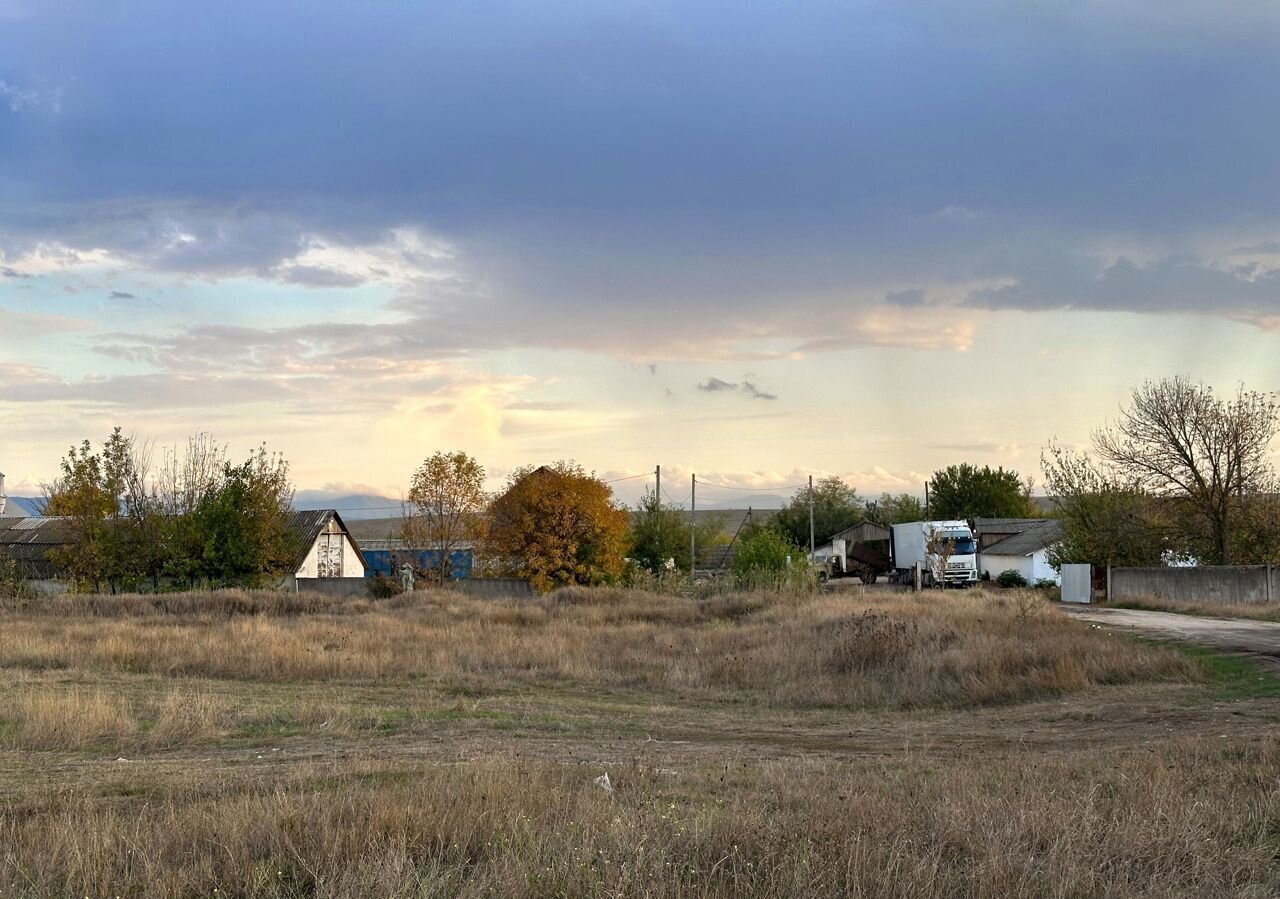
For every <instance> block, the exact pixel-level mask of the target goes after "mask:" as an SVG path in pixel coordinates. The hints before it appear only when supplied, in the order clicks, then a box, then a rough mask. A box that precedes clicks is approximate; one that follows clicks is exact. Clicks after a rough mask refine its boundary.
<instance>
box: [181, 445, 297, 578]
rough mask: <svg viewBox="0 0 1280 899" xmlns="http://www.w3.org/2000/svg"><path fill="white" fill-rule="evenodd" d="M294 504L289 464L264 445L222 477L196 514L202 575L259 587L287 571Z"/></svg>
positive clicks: (227, 467) (226, 468) (227, 466)
mask: <svg viewBox="0 0 1280 899" xmlns="http://www.w3.org/2000/svg"><path fill="white" fill-rule="evenodd" d="M292 503H293V485H292V484H291V482H290V480H289V464H288V462H286V461H285V460H284V458H283V457H282V456H278V455H273V454H271V453H269V452H268V451H267V449H266V447H265V446H263V447H260V448H259V449H258V450H256V451H255V452H254V453H252V454H251V455H250V456H249V458H248V459H246V460H245V461H244V462H242V463H241V464H239V465H231V464H229V463H224V465H223V469H222V472H221V477H220V478H219V481H218V483H217V484H215V485H214V486H213V487H212V489H210V490H209V491H208V492H207V493H205V494H204V496H203V497H201V498H200V500H199V502H198V504H197V505H196V509H195V512H194V514H193V515H192V525H193V528H192V532H193V536H194V539H195V541H196V542H197V543H198V546H199V560H200V561H199V574H200V577H201V579H202V580H203V581H204V582H205V583H208V584H213V585H217V586H246V587H256V586H261V585H263V584H265V583H268V582H269V581H270V580H272V579H273V578H275V577H279V576H281V575H283V574H285V573H287V572H286V571H285V570H284V566H285V562H286V561H287V560H286V557H285V550H286V545H287V530H286V529H287V525H288V516H289V511H290V508H291V506H292Z"/></svg>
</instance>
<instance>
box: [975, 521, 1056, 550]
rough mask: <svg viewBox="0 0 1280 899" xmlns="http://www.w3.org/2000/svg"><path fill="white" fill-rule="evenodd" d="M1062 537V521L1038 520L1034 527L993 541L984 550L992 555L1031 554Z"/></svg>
mask: <svg viewBox="0 0 1280 899" xmlns="http://www.w3.org/2000/svg"><path fill="white" fill-rule="evenodd" d="M1061 539H1062V523H1061V522H1060V521H1058V520H1056V519H1053V518H1050V519H1045V520H1042V521H1038V522H1036V523H1035V525H1034V526H1032V527H1028V528H1025V529H1023V530H1022V531H1020V532H1019V533H1016V534H1013V535H1012V536H1009V537H1006V538H1004V539H1003V540H1000V541H998V542H996V543H992V544H991V545H990V546H988V547H986V548H985V549H984V550H982V552H983V554H985V555H992V556H1029V555H1031V554H1032V553H1037V552H1039V551H1040V550H1042V549H1047V548H1048V547H1050V546H1052V545H1053V544H1055V543H1057V542H1058V541H1059V540H1061Z"/></svg>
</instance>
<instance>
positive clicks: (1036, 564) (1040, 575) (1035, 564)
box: [978, 518, 1062, 584]
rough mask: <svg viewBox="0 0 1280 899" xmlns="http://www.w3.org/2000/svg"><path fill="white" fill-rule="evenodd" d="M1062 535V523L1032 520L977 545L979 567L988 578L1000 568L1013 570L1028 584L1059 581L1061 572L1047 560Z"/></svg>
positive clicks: (999, 573)
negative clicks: (978, 547)
mask: <svg viewBox="0 0 1280 899" xmlns="http://www.w3.org/2000/svg"><path fill="white" fill-rule="evenodd" d="M988 533H989V532H988ZM1061 539H1062V525H1061V523H1059V522H1058V521H1056V520H1055V519H1052V518H1049V519H1038V520H1033V521H1031V522H1030V523H1028V524H1027V525H1026V526H1025V527H1022V528H1019V529H1017V530H1016V531H1015V532H1014V533H1012V534H1009V535H1008V536H1005V537H1003V538H1001V539H999V540H994V541H991V542H989V543H988V544H987V545H986V547H985V548H980V549H979V550H978V568H979V570H980V571H981V573H982V574H983V575H984V576H986V577H989V578H990V579H991V580H995V579H996V578H998V577H999V576H1000V575H1001V574H1002V573H1003V572H1006V571H1016V572H1018V573H1019V574H1021V575H1022V576H1023V578H1025V579H1026V581H1027V583H1028V584H1034V583H1036V582H1037V581H1052V582H1053V583H1055V584H1060V583H1062V576H1061V575H1060V574H1059V573H1058V571H1056V570H1055V569H1054V567H1053V566H1052V565H1050V564H1049V550H1050V549H1051V548H1052V547H1053V545H1054V544H1055V543H1057V542H1058V541H1060V540H1061ZM979 542H980V543H981V539H980V540H979Z"/></svg>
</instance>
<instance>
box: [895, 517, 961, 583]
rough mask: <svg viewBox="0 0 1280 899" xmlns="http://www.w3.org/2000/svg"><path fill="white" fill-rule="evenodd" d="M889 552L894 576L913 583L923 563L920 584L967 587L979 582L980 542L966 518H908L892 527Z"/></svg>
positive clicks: (901, 580) (899, 579)
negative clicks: (940, 519) (939, 519)
mask: <svg viewBox="0 0 1280 899" xmlns="http://www.w3.org/2000/svg"><path fill="white" fill-rule="evenodd" d="M889 555H890V558H891V559H892V561H893V575H894V579H895V580H896V581H897V582H898V583H900V584H910V583H914V580H915V567H916V564H917V563H919V565H920V578H921V586H925V587H932V586H938V585H941V586H957V587H967V586H970V585H972V584H976V583H977V582H978V545H977V543H976V542H975V541H974V539H973V530H972V529H970V527H969V523H968V522H966V521H909V522H907V523H905V524H895V525H893V527H892V528H890V534H889Z"/></svg>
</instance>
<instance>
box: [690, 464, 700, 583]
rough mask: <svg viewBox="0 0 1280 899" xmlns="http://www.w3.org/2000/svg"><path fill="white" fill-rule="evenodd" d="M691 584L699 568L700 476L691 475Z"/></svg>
mask: <svg viewBox="0 0 1280 899" xmlns="http://www.w3.org/2000/svg"><path fill="white" fill-rule="evenodd" d="M689 485H690V486H689V583H690V584H692V583H693V576H694V570H695V569H696V568H697V567H698V517H697V516H698V476H697V475H696V474H691V475H689Z"/></svg>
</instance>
